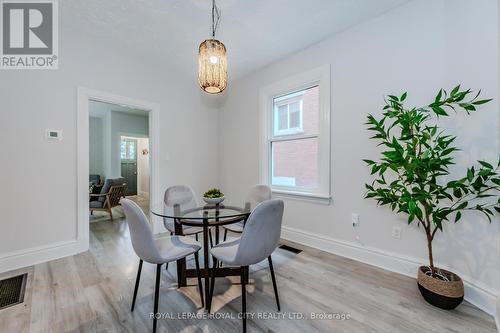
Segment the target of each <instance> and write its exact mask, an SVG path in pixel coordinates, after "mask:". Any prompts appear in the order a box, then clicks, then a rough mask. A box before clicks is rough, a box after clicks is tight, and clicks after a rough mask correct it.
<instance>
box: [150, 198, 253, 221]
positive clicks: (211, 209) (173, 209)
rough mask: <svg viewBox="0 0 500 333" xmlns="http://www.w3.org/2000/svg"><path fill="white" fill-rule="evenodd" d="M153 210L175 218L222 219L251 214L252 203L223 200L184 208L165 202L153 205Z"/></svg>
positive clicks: (161, 215) (158, 213)
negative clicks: (234, 202)
mask: <svg viewBox="0 0 500 333" xmlns="http://www.w3.org/2000/svg"><path fill="white" fill-rule="evenodd" d="M151 212H152V213H153V214H154V215H156V216H160V217H165V218H174V219H189V220H203V219H211V220H212V219H218V218H220V219H222V218H231V217H243V216H246V215H249V214H250V204H244V205H243V204H241V203H240V204H231V203H226V202H223V203H221V204H219V205H204V206H199V207H194V208H183V207H181V206H178V205H175V206H167V205H165V204H164V203H158V204H155V205H152V208H151Z"/></svg>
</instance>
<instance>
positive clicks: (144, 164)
mask: <svg viewBox="0 0 500 333" xmlns="http://www.w3.org/2000/svg"><path fill="white" fill-rule="evenodd" d="M143 149H147V150H148V152H149V150H150V148H149V139H148V138H139V139H137V193H138V194H139V195H141V196H143V197H149V174H150V169H149V154H147V155H143V153H142V151H143Z"/></svg>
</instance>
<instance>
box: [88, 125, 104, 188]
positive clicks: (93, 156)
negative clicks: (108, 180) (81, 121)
mask: <svg viewBox="0 0 500 333" xmlns="http://www.w3.org/2000/svg"><path fill="white" fill-rule="evenodd" d="M103 147H104V141H103V127H102V119H101V118H97V117H90V119H89V155H90V156H89V171H90V174H91V175H100V176H101V179H102V177H103V176H104V161H103Z"/></svg>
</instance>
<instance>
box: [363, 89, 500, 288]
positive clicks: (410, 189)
mask: <svg viewBox="0 0 500 333" xmlns="http://www.w3.org/2000/svg"><path fill="white" fill-rule="evenodd" d="M479 95H480V91H479V93H477V94H476V95H473V94H472V91H471V90H470V89H467V90H462V89H461V88H460V86H457V87H455V88H453V89H452V90H451V91H450V93H449V94H448V93H447V92H446V91H445V90H443V89H441V90H439V92H438V94H437V95H436V98H435V99H434V101H433V102H432V103H431V104H429V105H426V106H423V107H418V108H415V107H414V108H407V107H406V106H405V100H406V97H407V93H406V92H405V93H404V94H402V95H401V96H400V97H397V96H394V95H389V96H388V97H387V99H386V104H385V106H384V108H383V113H382V116H381V117H379V118H378V119H377V117H375V116H373V115H371V114H369V115H368V121H367V123H366V124H367V125H369V127H368V130H369V131H371V132H373V133H374V135H373V136H372V137H371V139H374V140H377V141H378V142H379V145H381V146H383V147H384V151H383V152H382V154H381V158H380V160H379V161H372V160H364V161H365V162H366V163H367V164H368V165H369V166H370V167H371V174H372V175H376V179H375V180H374V181H373V182H372V183H371V184H366V188H367V193H366V198H373V199H375V200H377V202H378V204H379V205H389V206H390V207H391V209H392V210H393V211H396V212H397V213H404V214H407V216H408V223H409V224H410V223H412V222H416V223H418V225H419V226H422V227H423V229H424V231H425V234H426V236H427V246H428V253H429V267H430V272H429V273H430V275H431V276H433V277H436V278H438V277H440V278H445V279H446V277H443V276H442V274H440V273H439V272H438V270H437V269H436V268H435V266H434V258H433V254H432V241H433V240H434V237H435V235H436V233H437V231H438V230H440V231H443V224H444V223H445V222H448V221H450V220H453V221H454V222H455V223H456V222H458V221H460V219H461V217H462V211H465V210H471V211H478V212H481V213H483V214H484V215H485V216H486V217H487V218H488V220H489V221H490V222H491V220H492V218H494V216H495V210H496V212H500V197H499V195H498V193H499V191H500V175H499V167H500V160H499V161H498V162H497V163H496V166H493V165H492V164H491V163H488V162H486V161H478V163H477V166H476V167H474V166H471V167H470V168H467V171H466V175H465V176H464V177H462V178H460V179H456V180H448V179H447V178H448V177H449V176H450V171H449V167H450V166H451V165H452V164H454V162H453V153H455V152H456V151H458V150H459V149H457V148H456V147H455V146H454V141H455V139H456V137H454V136H452V135H447V134H445V131H444V130H442V129H440V128H439V127H438V125H437V122H438V120H439V118H440V117H447V116H449V112H450V111H456V112H458V111H465V112H466V113H467V114H470V113H471V112H474V111H476V108H477V107H478V106H480V105H482V104H485V103H488V102H489V101H490V99H478V98H479Z"/></svg>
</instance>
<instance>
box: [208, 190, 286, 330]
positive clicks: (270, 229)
mask: <svg viewBox="0 0 500 333" xmlns="http://www.w3.org/2000/svg"><path fill="white" fill-rule="evenodd" d="M283 206H284V205H283V201H282V200H277V199H275V200H267V201H264V202H262V203H260V204H259V205H257V207H255V209H254V210H253V211H252V213H251V214H250V216H249V217H248V220H247V222H246V224H245V228H244V229H243V232H242V234H241V238H239V239H236V240H232V241H227V242H223V243H220V244H218V245H215V246H214V247H212V249H211V250H210V253H211V254H212V257H213V268H212V283H211V284H210V298H209V300H207V302H209V303H208V304H209V306H208V308H209V311H210V308H211V306H212V297H213V293H214V285H215V276H216V275H217V270H218V269H220V268H218V266H217V262H218V261H221V262H223V263H224V264H226V265H229V266H240V271H241V303H242V319H243V332H246V315H245V314H246V287H245V284H246V283H247V282H246V281H247V278H248V275H247V274H248V267H249V266H250V265H253V264H257V263H259V262H261V261H262V260H264V259H266V258H267V260H268V262H269V269H270V271H271V278H272V281H273V288H274V296H275V297H276V304H277V306H278V311H280V301H279V297H278V288H277V286H276V277H275V276H274V269H273V261H272V259H271V253H273V251H274V250H275V249H276V247H277V246H278V242H279V239H280V234H281V221H282V219H283Z"/></svg>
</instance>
